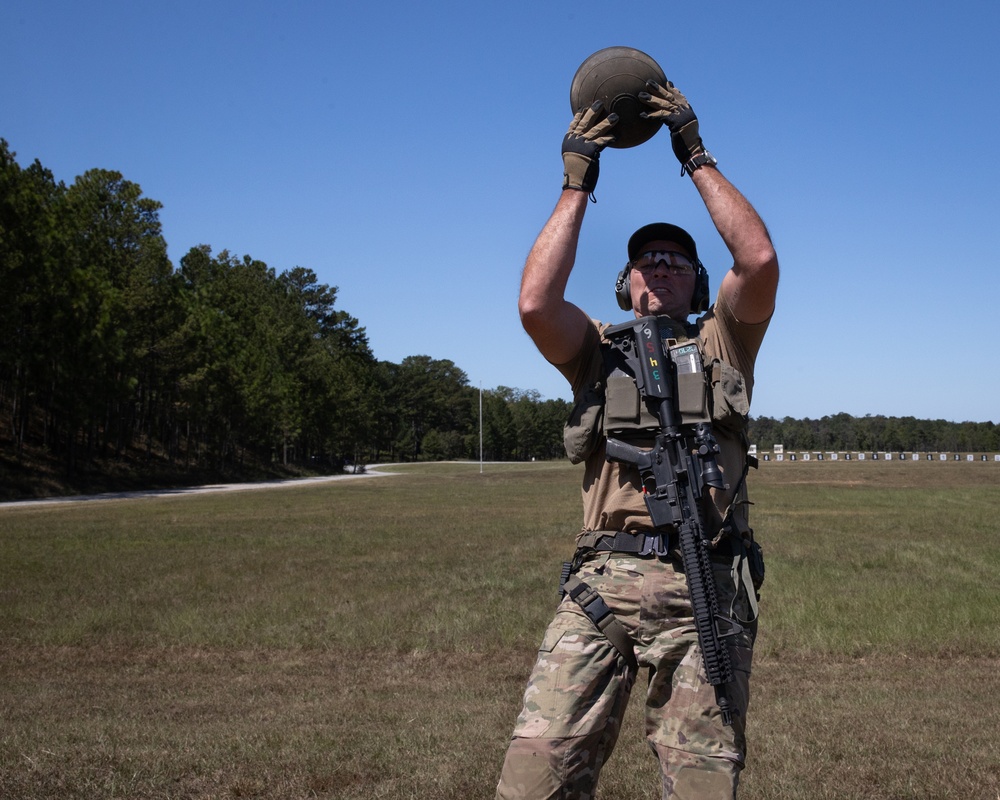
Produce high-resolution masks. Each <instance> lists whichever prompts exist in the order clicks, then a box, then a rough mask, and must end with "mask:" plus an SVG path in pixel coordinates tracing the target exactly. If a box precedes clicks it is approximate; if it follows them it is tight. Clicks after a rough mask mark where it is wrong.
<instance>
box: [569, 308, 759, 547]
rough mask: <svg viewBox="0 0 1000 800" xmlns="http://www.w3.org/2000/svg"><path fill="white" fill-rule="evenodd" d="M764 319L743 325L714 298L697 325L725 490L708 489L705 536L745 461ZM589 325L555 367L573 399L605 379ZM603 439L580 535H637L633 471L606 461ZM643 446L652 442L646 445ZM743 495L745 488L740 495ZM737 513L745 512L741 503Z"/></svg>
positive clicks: (639, 518)
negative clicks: (572, 353)
mask: <svg viewBox="0 0 1000 800" xmlns="http://www.w3.org/2000/svg"><path fill="white" fill-rule="evenodd" d="M768 322H769V321H765V322H762V323H758V324H756V325H746V324H744V323H742V322H740V321H739V320H737V319H736V317H735V316H734V315H733V313H732V311H731V310H730V309H729V306H728V305H727V304H726V302H725V300H724V298H723V297H722V296H721V295H720V296H719V298H718V299H717V300H716V303H715V305H713V306H712V307H711V308H710V309H709V310H708V312H707V313H706V314H705V315H704V316H702V317H701V318H700V319H699V320H698V322H697V328H698V338H699V339H700V340H701V343H702V349H703V354H704V355H703V357H704V361H705V369H706V371H709V370H712V367H711V365H712V361H713V359H716V358H717V359H719V360H720V361H721V362H722V363H721V364H719V365H718V367H717V368H716V369H715V370H712V372H713V375H714V380H713V386H712V388H711V390H710V397H709V407H710V409H711V410H712V430H713V433H714V434H715V438H716V440H717V441H718V443H719V448H720V451H721V452H720V455H719V458H718V462H719V467H720V469H721V470H722V473H723V476H724V478H725V482H726V484H727V488H725V489H718V490H716V489H711V490H709V491H710V493H711V497H712V503H711V505H710V508H709V518H708V519H706V520H705V523H706V527H707V528H708V531H709V533H710V534H712V535H714V534H715V533H717V532H718V530H719V528H720V527H721V524H722V519H723V517H724V515H725V513H726V510H727V509H728V507H729V505H730V502H731V501H732V498H733V492H734V490H735V489H736V486H737V484H738V482H739V480H740V476H741V475H742V474H743V468H744V464H745V461H746V450H745V447H744V439H743V430H744V427H745V424H746V418H747V415H748V413H749V410H750V397H751V394H752V391H753V368H754V362H755V360H756V358H757V352H758V351H759V349H760V345H761V342H762V341H763V339H764V333H765V332H766V331H767V326H768ZM604 327H605V326H603V325H601V324H600V323H598V322H596V321H595V322H594V324H593V326H592V327H591V328H589V329H588V332H587V336H586V339H585V340H584V343H583V346H582V347H581V348H580V352H579V354H578V355H577V356H576V357H575V358H574V359H572V360H571V361H569V362H567V363H566V364H559V365H556V368H557V369H558V370H559V371H560V372H561V373H562V374H563V375H564V376H565V377H566V379H567V380H568V381H569V382H570V385H571V386H572V387H573V393H574V396H575V397H580V396H581V394H582V393H583V392H584V391H585V390H586V389H588V388H589V387H592V386H594V384H596V383H598V382H602V381H603V380H604V379H605V375H604V372H605V366H604V358H603V356H602V354H601V348H600V343H601V330H602V329H603V328H604ZM604 444H605V439H604V436H603V435H601V436H600V441H599V442H598V444H597V447H596V448H595V449H594V450H593V452H592V453H591V454H590V455H589V456H588V457H587V458H586V461H585V466H584V473H583V528H582V530H583V531H631V532H635V531H642V530H650V528H651V527H652V523H651V521H650V518H649V512H648V510H647V509H646V503H645V500H644V499H643V496H642V483H641V481H640V478H639V471H638V469H637V468H636V467H634V466H632V465H630V464H621V463H618V462H610V461H607V459H606V458H605V456H604ZM649 444H652V442H650V443H649ZM743 491H745V489H744V490H743ZM739 508H740V513H741V514H743V515H745V513H746V508H745V505H741V506H740V507H739Z"/></svg>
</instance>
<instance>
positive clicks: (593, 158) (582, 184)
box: [562, 100, 618, 194]
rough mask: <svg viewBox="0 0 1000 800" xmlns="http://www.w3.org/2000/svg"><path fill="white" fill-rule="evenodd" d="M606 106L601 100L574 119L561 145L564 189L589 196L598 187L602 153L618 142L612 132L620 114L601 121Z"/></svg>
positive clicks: (610, 115)
mask: <svg viewBox="0 0 1000 800" xmlns="http://www.w3.org/2000/svg"><path fill="white" fill-rule="evenodd" d="M603 110H604V105H603V104H602V103H601V101H600V100H598V101H597V102H596V103H594V104H593V105H592V106H591V107H590V108H586V109H583V110H581V111H578V112H577V114H576V116H575V117H573V122H572V123H571V124H570V126H569V131H568V132H567V133H566V136H565V138H564V139H563V143H562V157H563V189H577V190H579V191H581V192H587V193H588V194H590V193H591V192H593V191H594V187H595V186H597V177H598V175H599V174H600V170H601V165H600V158H601V151H602V150H603V149H604V148H605V147H607V146H608V145H609V144H611V143H612V142H613V141H614V140H615V135H614V133H613V132H610V131H611V128H612V127H614V125H615V123H617V122H618V115H617V114H608V115H607V116H606V117H604V118H603V119H602V118H601V116H602V112H603Z"/></svg>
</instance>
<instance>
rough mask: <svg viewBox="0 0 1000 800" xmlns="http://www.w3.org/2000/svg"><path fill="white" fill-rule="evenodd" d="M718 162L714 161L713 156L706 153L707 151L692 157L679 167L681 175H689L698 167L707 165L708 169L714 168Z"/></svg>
mask: <svg viewBox="0 0 1000 800" xmlns="http://www.w3.org/2000/svg"><path fill="white" fill-rule="evenodd" d="M718 163H719V162H718V161H717V160H716V158H715V156H713V155H712V154H711V153H709V152H708V150H702V151H701V152H700V153H698V155H696V156H692V157H691V158H690V159H688V160H687V161H685V162H684V163H683V164H682V165H681V175H684V174H685V173H686V174H688V175H691V174H693V173H694V171H695V170H696V169H698V168H699V167H703V166H705V165H706V164H708V165H709V166H710V167H714V166H715V165H716V164H718Z"/></svg>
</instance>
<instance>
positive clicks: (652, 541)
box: [576, 531, 680, 558]
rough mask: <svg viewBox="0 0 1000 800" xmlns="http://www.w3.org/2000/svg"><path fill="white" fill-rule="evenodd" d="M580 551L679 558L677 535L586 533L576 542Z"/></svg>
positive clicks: (612, 532) (616, 532)
mask: <svg viewBox="0 0 1000 800" xmlns="http://www.w3.org/2000/svg"><path fill="white" fill-rule="evenodd" d="M576 547H577V553H578V554H579V553H580V551H581V550H582V551H585V552H588V551H590V552H593V551H596V552H598V553H628V554H632V555H637V556H640V557H646V556H658V557H659V558H663V557H665V556H670V557H671V558H675V557H680V545H679V543H678V540H677V533H676V532H674V531H671V532H669V533H630V532H628V531H587V532H586V533H584V534H583V535H582V536H581V537H580V539H579V541H578V542H577V545H576Z"/></svg>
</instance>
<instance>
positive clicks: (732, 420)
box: [708, 358, 750, 433]
mask: <svg viewBox="0 0 1000 800" xmlns="http://www.w3.org/2000/svg"><path fill="white" fill-rule="evenodd" d="M708 373H709V375H710V381H711V394H712V424H713V427H714V428H715V430H723V431H729V432H731V433H742V432H743V431H745V430H746V427H747V423H748V422H749V419H750V416H749V415H750V398H749V395H748V393H747V384H746V380H745V379H744V378H743V374H742V373H741V372H740V371H739V370H738V369H736V368H735V367H733V366H731V365H730V364H727V363H726V362H725V361H723V360H722V359H719V358H715V359H713V360H712V363H711V365H710V367H709V369H708Z"/></svg>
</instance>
